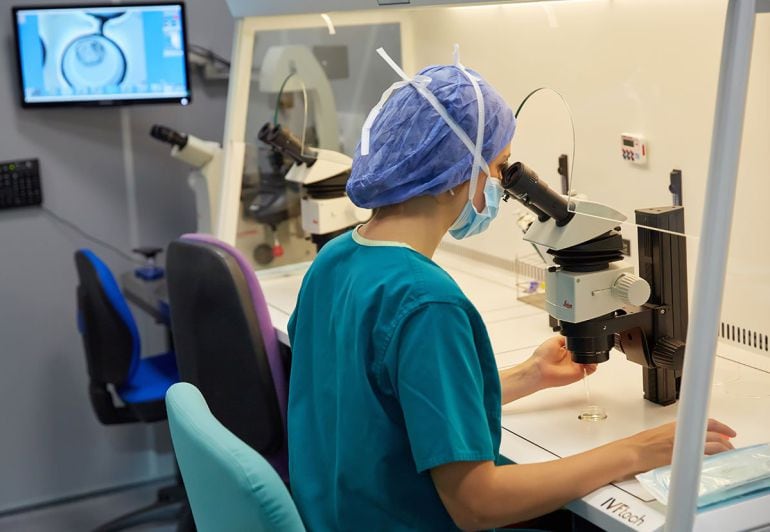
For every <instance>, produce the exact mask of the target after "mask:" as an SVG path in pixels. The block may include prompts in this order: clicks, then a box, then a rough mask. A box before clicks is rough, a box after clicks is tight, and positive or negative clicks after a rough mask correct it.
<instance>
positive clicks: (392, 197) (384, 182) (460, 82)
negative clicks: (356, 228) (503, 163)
mask: <svg viewBox="0 0 770 532" xmlns="http://www.w3.org/2000/svg"><path fill="white" fill-rule="evenodd" d="M467 71H468V72H469V73H470V74H471V75H473V76H475V77H476V78H477V79H478V84H479V87H480V89H481V93H482V95H483V96H484V114H485V124H484V142H483V147H482V152H481V154H482V157H483V158H484V160H485V161H487V163H490V162H491V161H492V160H493V159H494V158H495V157H496V156H497V155H498V154H499V153H500V152H501V151H502V150H503V149H504V148H505V147H506V146H507V145H508V144H510V142H511V139H512V138H513V133H514V131H515V129H516V120H515V119H514V117H513V112H512V111H511V109H510V108H509V107H508V104H506V103H505V100H503V98H502V96H500V94H498V93H497V91H496V90H495V89H494V88H492V86H491V85H489V84H488V83H487V82H486V81H484V80H483V79H481V76H479V75H478V74H477V73H476V72H474V71H473V70H470V69H467ZM419 75H424V76H428V77H430V78H431V81H430V83H429V84H428V86H427V88H428V90H430V91H431V92H432V93H433V94H434V95H435V96H436V98H437V99H438V101H439V102H440V103H441V104H442V105H443V106H444V108H445V109H446V110H447V112H448V113H449V116H450V117H452V118H453V119H454V121H455V122H456V123H457V124H458V125H459V126H460V127H461V128H462V130H463V131H465V133H466V134H467V135H468V137H470V139H471V140H472V142H475V141H476V133H477V128H478V102H477V98H476V92H475V90H474V88H473V85H472V84H471V81H470V80H469V79H468V77H467V76H466V75H465V74H464V73H463V72H462V71H461V70H460V69H459V68H458V67H456V66H447V65H441V66H430V67H427V68H425V69H423V70H422V71H420V72H419V74H418V76H419ZM370 135H371V136H370V150H369V154H368V155H363V156H362V155H361V144H360V143H359V145H358V146H357V147H356V154H355V157H354V158H353V169H352V172H351V174H350V178H349V179H348V183H347V193H348V196H349V197H350V199H351V200H352V201H353V203H355V204H356V205H357V206H359V207H364V208H369V209H371V208H376V207H383V206H385V205H394V204H396V203H401V202H402V201H406V200H408V199H410V198H414V197H417V196H424V195H437V194H440V193H442V192H446V191H447V190H449V189H450V188H454V187H455V186H457V185H459V184H461V183H464V182H465V181H468V180H469V179H470V178H471V169H472V167H473V154H472V153H471V152H470V151H469V150H468V148H467V147H466V146H465V145H464V144H463V142H462V141H461V140H460V138H459V137H458V136H457V134H455V133H454V132H453V131H452V129H451V128H450V127H449V125H448V124H447V123H446V122H445V121H444V119H443V118H441V116H439V114H438V112H437V111H436V110H435V109H434V108H433V106H432V105H431V104H430V102H428V100H426V99H425V97H423V96H422V95H420V94H419V93H418V92H417V90H416V89H415V88H414V87H412V86H411V85H406V86H404V87H402V88H400V89H397V90H396V91H395V92H393V94H392V95H391V96H390V98H389V99H388V100H387V101H386V102H385V105H384V106H383V108H382V110H381V111H380V113H379V114H378V115H377V117H376V119H375V120H374V123H373V124H372V128H371V134H370Z"/></svg>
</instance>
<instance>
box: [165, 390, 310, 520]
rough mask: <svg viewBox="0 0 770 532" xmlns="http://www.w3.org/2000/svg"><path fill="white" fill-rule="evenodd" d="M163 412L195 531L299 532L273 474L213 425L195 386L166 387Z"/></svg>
mask: <svg viewBox="0 0 770 532" xmlns="http://www.w3.org/2000/svg"><path fill="white" fill-rule="evenodd" d="M166 409H167V411H168V424H169V428H170V429H171V439H172V441H173V444H174V452H175V454H176V459H177V461H178V462H179V470H180V471H181V473H182V480H183V481H184V485H185V489H186V490H187V497H188V499H189V501H190V507H191V508H192V513H193V517H194V518H195V525H196V526H197V529H198V531H199V532H209V531H212V532H213V531H222V530H227V531H232V532H238V531H244V532H245V531H250V532H252V531H262V530H264V531H271V532H273V531H275V532H300V531H304V530H305V528H304V526H303V525H302V520H301V519H300V516H299V513H298V512H297V507H296V506H295V505H294V501H292V499H291V495H289V491H288V490H287V489H286V486H285V485H284V483H283V481H282V480H281V478H280V477H279V476H278V474H277V473H276V472H275V469H273V467H272V466H271V465H270V464H269V463H268V462H267V461H266V460H265V459H264V458H262V456H261V455H260V454H259V453H258V452H257V451H255V450H254V449H253V448H251V447H250V446H248V445H246V444H245V443H244V442H243V441H242V440H240V439H239V438H238V437H237V436H235V435H234V434H233V433H232V432H230V431H229V430H227V429H226V428H225V427H224V426H223V425H222V424H221V423H220V422H219V421H217V419H216V418H215V417H214V416H213V415H212V414H211V411H210V410H209V407H208V405H207V404H206V400H205V399H204V398H203V395H201V393H200V391H198V389H197V388H196V387H195V386H193V385H192V384H189V383H186V382H180V383H177V384H174V385H173V386H171V388H169V390H168V392H167V393H166Z"/></svg>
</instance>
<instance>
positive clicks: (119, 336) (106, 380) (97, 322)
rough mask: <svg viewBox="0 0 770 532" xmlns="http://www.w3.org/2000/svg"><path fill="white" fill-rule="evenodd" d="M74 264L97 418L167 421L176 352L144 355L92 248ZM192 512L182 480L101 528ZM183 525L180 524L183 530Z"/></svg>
mask: <svg viewBox="0 0 770 532" xmlns="http://www.w3.org/2000/svg"><path fill="white" fill-rule="evenodd" d="M75 266H76V269H77V274H78V280H79V283H78V287H77V305H78V329H79V331H80V334H81V336H82V338H83V346H84V348H85V354H86V366H87V368H88V376H89V384H88V392H89V397H90V399H91V405H92V407H93V409H94V412H95V413H96V417H97V418H98V419H99V421H100V422H101V423H102V424H104V425H115V424H122V423H138V422H142V423H152V422H155V421H161V420H164V419H166V408H165V403H164V398H165V394H166V390H167V389H168V387H169V386H171V385H172V384H173V383H175V382H177V381H178V380H179V375H178V373H177V369H176V360H175V358H174V353H173V352H168V353H163V354H159V355H156V356H153V357H146V358H141V343H140V340H139V333H138V330H137V327H136V322H135V321H134V317H133V315H132V314H131V310H130V309H129V307H128V304H127V303H126V301H125V299H124V298H123V295H122V294H121V292H120V288H119V287H118V283H117V282H116V281H115V278H114V277H113V275H112V273H111V272H110V270H109V268H108V267H107V265H106V264H105V263H104V262H102V261H101V260H100V259H99V257H97V256H96V255H95V254H94V253H93V252H92V251H90V250H88V249H81V250H78V251H77V252H76V253H75ZM113 394H115V395H116V396H117V398H119V402H116V401H115V399H114V398H113ZM177 476H178V475H177ZM187 511H188V510H187V507H186V497H185V493H184V488H183V487H182V486H181V482H178V483H177V485H175V486H170V487H168V488H163V489H161V490H159V491H158V500H157V501H156V502H155V503H153V504H151V505H150V506H148V507H146V508H142V509H140V510H137V511H134V512H131V513H129V514H127V515H124V516H122V517H119V518H117V519H115V520H113V521H110V522H109V523H106V524H104V525H102V526H100V527H99V528H98V529H97V530H99V531H100V532H108V531H117V530H124V529H126V528H130V527H133V526H137V525H140V524H144V523H148V522H152V521H169V520H180V523H181V522H183V521H184V514H185V512H187ZM184 528H185V525H180V530H181V529H184Z"/></svg>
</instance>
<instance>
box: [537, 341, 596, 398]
mask: <svg viewBox="0 0 770 532" xmlns="http://www.w3.org/2000/svg"><path fill="white" fill-rule="evenodd" d="M564 343H565V342H564V337H563V336H554V337H552V338H549V339H548V340H546V341H545V342H543V343H542V344H540V346H539V347H538V348H537V349H535V352H534V353H533V354H532V356H531V357H530V358H529V360H528V361H527V362H529V363H530V364H532V366H533V367H534V368H535V370H536V371H537V374H538V381H539V382H538V388H540V389H543V388H554V387H557V386H566V385H567V384H572V383H573V382H577V381H579V380H580V379H582V378H583V371H584V370H585V372H586V373H587V374H588V375H590V374H592V373H593V372H595V371H596V364H578V363H576V362H573V361H572V356H571V354H570V352H569V351H568V350H567V348H566V347H565V345H564Z"/></svg>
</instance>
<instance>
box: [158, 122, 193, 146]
mask: <svg viewBox="0 0 770 532" xmlns="http://www.w3.org/2000/svg"><path fill="white" fill-rule="evenodd" d="M150 136H151V137H152V138H154V139H158V140H159V141H161V142H165V143H167V144H171V145H172V146H177V147H178V148H179V149H180V150H181V149H182V148H184V147H185V146H186V145H187V135H185V134H184V133H180V132H178V131H176V130H175V129H171V128H170V127H166V126H161V125H159V124H155V125H154V126H152V129H150Z"/></svg>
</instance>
